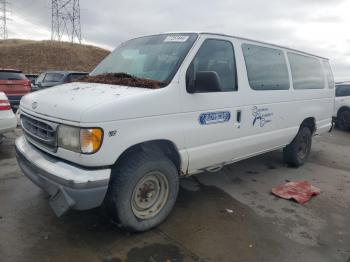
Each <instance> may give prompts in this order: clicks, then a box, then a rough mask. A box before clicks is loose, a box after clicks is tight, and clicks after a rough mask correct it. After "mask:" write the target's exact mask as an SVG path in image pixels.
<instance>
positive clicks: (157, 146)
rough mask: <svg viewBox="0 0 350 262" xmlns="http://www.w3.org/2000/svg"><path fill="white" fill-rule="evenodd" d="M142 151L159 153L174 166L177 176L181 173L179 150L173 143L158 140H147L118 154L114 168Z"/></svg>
mask: <svg viewBox="0 0 350 262" xmlns="http://www.w3.org/2000/svg"><path fill="white" fill-rule="evenodd" d="M140 150H142V151H150V152H159V153H162V154H164V155H165V156H167V157H168V158H169V159H170V160H171V161H172V162H173V163H174V165H175V167H176V169H177V170H178V172H179V174H180V172H181V162H182V161H181V156H180V153H179V150H178V148H177V146H176V145H175V143H173V142H172V141H170V140H167V139H158V140H149V141H144V142H140V143H137V144H135V145H132V146H130V147H128V148H127V149H125V150H124V151H123V153H121V154H120V156H119V157H118V159H117V160H116V162H115V163H114V166H116V165H118V164H120V163H121V162H122V161H125V159H126V158H128V157H129V156H131V155H132V154H135V153H137V152H139V151H140Z"/></svg>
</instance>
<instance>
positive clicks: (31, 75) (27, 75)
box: [26, 74, 39, 87]
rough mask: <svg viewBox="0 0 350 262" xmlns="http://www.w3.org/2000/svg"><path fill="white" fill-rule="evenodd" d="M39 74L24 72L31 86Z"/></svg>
mask: <svg viewBox="0 0 350 262" xmlns="http://www.w3.org/2000/svg"><path fill="white" fill-rule="evenodd" d="M38 76H39V75H37V74H26V78H28V80H29V81H30V82H31V84H32V87H33V86H34V85H35V81H36V79H37V78H38Z"/></svg>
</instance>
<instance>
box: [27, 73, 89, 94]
mask: <svg viewBox="0 0 350 262" xmlns="http://www.w3.org/2000/svg"><path fill="white" fill-rule="evenodd" d="M88 74H89V73H87V72H76V71H48V72H44V73H42V74H40V75H39V77H38V78H37V79H36V81H35V87H34V89H33V91H36V90H40V89H42V88H47V87H52V86H57V85H61V84H65V83H70V82H73V81H76V80H78V79H79V78H82V77H84V76H86V75H88Z"/></svg>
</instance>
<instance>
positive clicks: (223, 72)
mask: <svg viewBox="0 0 350 262" xmlns="http://www.w3.org/2000/svg"><path fill="white" fill-rule="evenodd" d="M192 65H193V69H194V73H195V74H196V73H197V72H208V71H214V72H216V73H217V74H218V76H219V79H220V85H221V88H220V89H221V91H222V92H227V91H236V90H237V80H236V62H235V55H234V50H233V46H232V43H231V42H229V41H225V40H217V39H207V40H205V41H204V43H203V44H202V46H201V47H200V48H199V50H198V52H197V54H196V56H195V58H194V59H193V61H192Z"/></svg>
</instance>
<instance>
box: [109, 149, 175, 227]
mask: <svg viewBox="0 0 350 262" xmlns="http://www.w3.org/2000/svg"><path fill="white" fill-rule="evenodd" d="M178 190H179V175H178V171H177V169H176V167H175V165H174V164H173V162H172V161H171V160H170V159H168V158H167V157H165V156H164V155H162V154H159V153H156V152H146V151H141V152H139V153H137V154H134V155H131V156H130V157H128V158H127V159H124V161H122V163H120V166H118V167H117V168H116V169H115V170H114V171H113V174H112V179H111V183H110V186H109V190H108V193H107V197H106V201H107V205H108V208H109V210H110V213H111V215H112V216H113V218H114V219H115V220H116V222H117V223H118V224H119V225H120V227H121V228H123V229H126V230H129V231H134V232H140V231H146V230H149V229H151V228H153V227H155V226H157V225H159V224H160V223H161V222H163V221H164V220H165V218H166V217H167V216H168V215H169V213H170V211H171V210H172V208H173V206H174V204H175V201H176V198H177V194H178Z"/></svg>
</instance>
